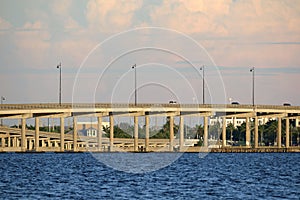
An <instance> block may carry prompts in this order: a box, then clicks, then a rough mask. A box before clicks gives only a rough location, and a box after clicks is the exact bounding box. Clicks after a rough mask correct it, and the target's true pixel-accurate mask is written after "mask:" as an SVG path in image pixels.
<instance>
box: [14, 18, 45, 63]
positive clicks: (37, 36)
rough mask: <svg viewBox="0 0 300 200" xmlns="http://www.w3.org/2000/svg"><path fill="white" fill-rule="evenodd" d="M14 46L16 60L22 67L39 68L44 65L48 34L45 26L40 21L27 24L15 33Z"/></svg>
mask: <svg viewBox="0 0 300 200" xmlns="http://www.w3.org/2000/svg"><path fill="white" fill-rule="evenodd" d="M14 39H15V41H14V42H15V46H16V47H17V49H16V50H17V55H18V59H20V61H21V62H22V63H24V65H25V66H26V65H27V66H31V67H40V66H43V65H45V63H44V62H45V58H46V57H47V56H48V55H49V48H50V43H49V41H48V40H49V39H50V34H49V33H48V31H47V25H46V24H44V23H43V22H41V21H36V22H34V23H30V22H27V23H25V24H24V26H23V27H22V29H21V30H19V31H17V32H15V37H14Z"/></svg>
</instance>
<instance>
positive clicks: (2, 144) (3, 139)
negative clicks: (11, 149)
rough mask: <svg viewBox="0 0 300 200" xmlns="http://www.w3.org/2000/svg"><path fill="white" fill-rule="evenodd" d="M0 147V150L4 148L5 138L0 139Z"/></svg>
mask: <svg viewBox="0 0 300 200" xmlns="http://www.w3.org/2000/svg"><path fill="white" fill-rule="evenodd" d="M1 147H2V148H4V147H5V138H4V137H3V138H2V139H1Z"/></svg>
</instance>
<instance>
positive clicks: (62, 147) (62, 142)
mask: <svg viewBox="0 0 300 200" xmlns="http://www.w3.org/2000/svg"><path fill="white" fill-rule="evenodd" d="M60 151H61V152H64V151H65V118H64V117H61V118H60Z"/></svg>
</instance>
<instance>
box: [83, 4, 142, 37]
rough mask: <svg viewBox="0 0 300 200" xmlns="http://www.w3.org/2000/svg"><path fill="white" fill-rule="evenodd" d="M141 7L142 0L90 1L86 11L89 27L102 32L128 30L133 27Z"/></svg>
mask: <svg viewBox="0 0 300 200" xmlns="http://www.w3.org/2000/svg"><path fill="white" fill-rule="evenodd" d="M141 6H142V1H141V0H138V1H135V0H129V1H118V0H110V1H106V0H90V1H89V2H88V4H87V11H86V12H87V14H86V17H87V21H88V24H89V25H88V26H89V28H90V29H93V30H98V31H101V32H116V31H123V30H126V29H128V28H131V27H132V21H133V17H134V14H135V11H136V10H138V9H139V8H141Z"/></svg>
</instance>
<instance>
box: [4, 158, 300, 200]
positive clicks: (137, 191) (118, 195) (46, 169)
mask: <svg viewBox="0 0 300 200" xmlns="http://www.w3.org/2000/svg"><path fill="white" fill-rule="evenodd" d="M101 155H108V154H98V155H97V156H101ZM120 155H122V156H125V157H126V156H127V155H128V154H125V153H124V154H118V153H115V154H110V156H111V157H112V158H113V157H114V156H120ZM139 155H143V154H136V159H138V158H139ZM149 155H150V156H155V157H157V156H158V157H161V158H164V157H168V156H169V155H171V154H168V153H153V154H148V156H149ZM299 161H300V154H296V153H294V154H293V153H282V154H280V153H273V154H267V153H260V154H250V153H249V154H242V153H240V154H215V153H210V154H208V155H207V156H205V157H204V158H199V155H198V154H196V153H190V154H183V155H182V156H181V157H180V158H179V159H178V160H176V161H175V162H173V163H172V164H171V165H169V166H167V167H164V168H162V169H160V170H156V171H153V172H148V173H139V174H136V173H126V172H123V171H117V170H115V169H112V168H110V167H107V166H106V165H105V164H103V163H101V162H99V161H98V160H97V159H95V157H94V156H93V155H92V154H88V153H84V154H72V153H67V154H55V153H50V154H49V153H47V154H13V153H12V154H0V199H20V198H22V199H47V198H48V199H162V198H163V199H222V198H223V199H299V198H300V162H299Z"/></svg>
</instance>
